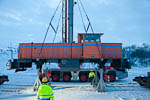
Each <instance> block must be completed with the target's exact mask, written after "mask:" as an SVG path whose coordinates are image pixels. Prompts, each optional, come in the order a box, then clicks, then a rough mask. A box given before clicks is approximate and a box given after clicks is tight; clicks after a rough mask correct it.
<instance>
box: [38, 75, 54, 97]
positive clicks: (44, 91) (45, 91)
mask: <svg viewBox="0 0 150 100" xmlns="http://www.w3.org/2000/svg"><path fill="white" fill-rule="evenodd" d="M47 82H48V79H47V78H46V77H43V78H42V84H41V85H40V87H39V89H38V92H37V100H54V94H53V90H52V88H51V87H50V86H49V85H48V83H47Z"/></svg>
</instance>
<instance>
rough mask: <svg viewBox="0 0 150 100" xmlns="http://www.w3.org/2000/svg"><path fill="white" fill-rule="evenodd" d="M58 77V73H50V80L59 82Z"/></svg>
mask: <svg viewBox="0 0 150 100" xmlns="http://www.w3.org/2000/svg"><path fill="white" fill-rule="evenodd" d="M59 80H60V78H59V75H58V74H54V75H52V81H54V82H59Z"/></svg>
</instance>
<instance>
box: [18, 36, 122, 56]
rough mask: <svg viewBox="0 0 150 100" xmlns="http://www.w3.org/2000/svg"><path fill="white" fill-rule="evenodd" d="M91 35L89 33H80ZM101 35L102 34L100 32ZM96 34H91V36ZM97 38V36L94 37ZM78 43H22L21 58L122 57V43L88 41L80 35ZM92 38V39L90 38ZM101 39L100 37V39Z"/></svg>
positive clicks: (20, 46) (20, 48)
mask: <svg viewBox="0 0 150 100" xmlns="http://www.w3.org/2000/svg"><path fill="white" fill-rule="evenodd" d="M79 35H83V36H82V37H84V35H89V34H79ZM99 35H100V34H99ZM92 36H94V35H93V34H90V35H89V37H90V38H91V37H92ZM94 39H95V38H94ZM78 40H79V41H78V43H44V44H42V43H21V44H20V45H19V54H18V58H19V59H101V58H104V59H121V58H122V44H121V43H101V42H100V41H98V42H96V41H92V42H91V41H86V40H85V39H83V38H81V37H80V36H78ZM90 40H91V39H90ZM99 40H100V39H99Z"/></svg>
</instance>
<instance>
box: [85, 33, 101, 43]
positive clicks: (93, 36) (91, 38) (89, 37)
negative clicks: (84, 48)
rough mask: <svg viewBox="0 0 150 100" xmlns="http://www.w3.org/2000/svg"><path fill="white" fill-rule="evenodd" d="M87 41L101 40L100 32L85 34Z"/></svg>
mask: <svg viewBox="0 0 150 100" xmlns="http://www.w3.org/2000/svg"><path fill="white" fill-rule="evenodd" d="M84 41H85V42H100V36H99V35H98V34H86V35H84Z"/></svg>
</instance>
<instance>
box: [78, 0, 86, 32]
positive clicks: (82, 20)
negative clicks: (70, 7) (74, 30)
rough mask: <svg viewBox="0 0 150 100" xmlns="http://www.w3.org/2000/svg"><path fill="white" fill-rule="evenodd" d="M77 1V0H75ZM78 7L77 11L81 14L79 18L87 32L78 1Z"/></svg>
mask: <svg viewBox="0 0 150 100" xmlns="http://www.w3.org/2000/svg"><path fill="white" fill-rule="evenodd" d="M77 2H79V0H77ZM78 8H79V12H80V16H81V20H82V23H83V27H84V30H85V32H86V33H87V30H86V26H85V23H84V20H83V16H82V12H81V8H80V5H79V3H78Z"/></svg>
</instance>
